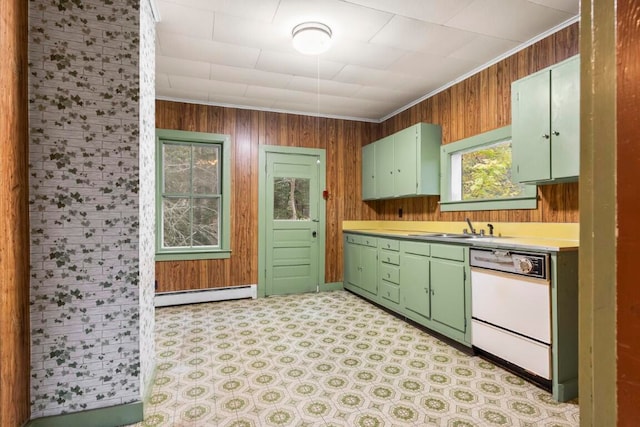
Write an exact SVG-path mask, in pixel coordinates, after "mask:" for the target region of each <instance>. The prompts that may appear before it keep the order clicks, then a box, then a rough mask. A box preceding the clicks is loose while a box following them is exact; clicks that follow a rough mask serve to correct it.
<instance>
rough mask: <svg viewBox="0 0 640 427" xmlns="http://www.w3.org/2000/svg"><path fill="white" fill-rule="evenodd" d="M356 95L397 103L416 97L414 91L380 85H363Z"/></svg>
mask: <svg viewBox="0 0 640 427" xmlns="http://www.w3.org/2000/svg"><path fill="white" fill-rule="evenodd" d="M355 95H356V96H355V97H356V98H362V99H367V100H372V101H387V102H395V103H403V102H404V103H407V102H410V101H412V100H413V99H415V98H416V94H415V93H412V92H404V91H399V90H393V89H388V88H385V87H379V86H363V87H362V88H360V90H358V92H356V94H355Z"/></svg>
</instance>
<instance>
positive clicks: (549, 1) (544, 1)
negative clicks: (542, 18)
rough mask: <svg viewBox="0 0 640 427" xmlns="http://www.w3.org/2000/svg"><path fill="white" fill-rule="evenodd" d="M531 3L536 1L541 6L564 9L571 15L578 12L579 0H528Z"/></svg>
mask: <svg viewBox="0 0 640 427" xmlns="http://www.w3.org/2000/svg"><path fill="white" fill-rule="evenodd" d="M529 1H530V2H531V3H537V4H539V5H542V6H547V7H551V8H553V9H558V10H564V11H565V12H569V13H571V14H573V15H577V14H579V13H580V0H529Z"/></svg>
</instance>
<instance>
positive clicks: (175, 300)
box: [154, 284, 258, 307]
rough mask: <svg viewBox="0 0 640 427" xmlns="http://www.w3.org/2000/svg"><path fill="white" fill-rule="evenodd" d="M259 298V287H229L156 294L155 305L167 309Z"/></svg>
mask: <svg viewBox="0 0 640 427" xmlns="http://www.w3.org/2000/svg"><path fill="white" fill-rule="evenodd" d="M257 297H258V285H255V284H254V285H243V286H229V287H228V288H210V289H201V290H197V291H178V292H163V293H161V294H156V296H155V298H154V305H155V306H156V307H167V306H170V305H183V304H198V303H202V302H213V301H225V300H230V299H242V298H252V299H255V298H257Z"/></svg>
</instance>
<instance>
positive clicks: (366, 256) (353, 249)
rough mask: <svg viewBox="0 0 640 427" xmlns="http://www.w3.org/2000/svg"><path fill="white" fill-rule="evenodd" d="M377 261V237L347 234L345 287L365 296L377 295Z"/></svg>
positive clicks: (345, 239) (345, 237)
mask: <svg viewBox="0 0 640 427" xmlns="http://www.w3.org/2000/svg"><path fill="white" fill-rule="evenodd" d="M377 263H378V250H377V239H375V238H372V237H365V236H357V235H352V234H345V236H344V287H345V288H346V289H349V290H352V291H354V292H357V293H358V294H364V295H363V296H367V293H368V294H371V295H372V296H375V295H377V293H378V271H377ZM363 291H364V292H363ZM371 295H370V296H371Z"/></svg>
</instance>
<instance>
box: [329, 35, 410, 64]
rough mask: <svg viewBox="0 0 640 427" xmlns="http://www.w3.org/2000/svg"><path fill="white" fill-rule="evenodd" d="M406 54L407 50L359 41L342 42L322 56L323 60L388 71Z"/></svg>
mask: <svg viewBox="0 0 640 427" xmlns="http://www.w3.org/2000/svg"><path fill="white" fill-rule="evenodd" d="M404 53H405V50H403V49H393V48H390V47H387V46H381V45H374V44H371V43H365V42H361V41H357V40H342V41H341V42H340V43H335V44H334V45H333V46H331V49H329V50H328V51H327V52H325V53H324V54H322V59H328V60H331V61H336V62H341V63H349V64H354V65H361V66H363V67H369V68H377V69H386V68H387V67H389V66H390V65H391V64H393V63H394V62H395V61H397V60H398V59H399V58H400V57H401V56H402V55H404Z"/></svg>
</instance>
